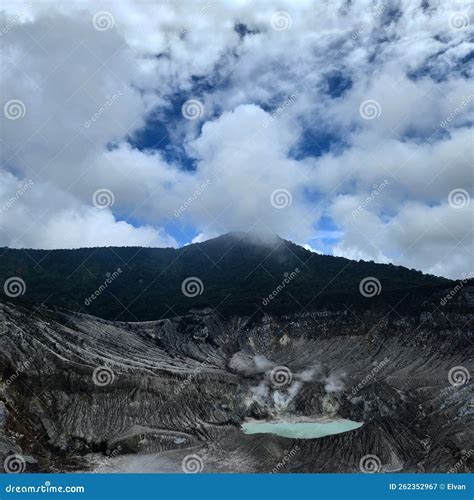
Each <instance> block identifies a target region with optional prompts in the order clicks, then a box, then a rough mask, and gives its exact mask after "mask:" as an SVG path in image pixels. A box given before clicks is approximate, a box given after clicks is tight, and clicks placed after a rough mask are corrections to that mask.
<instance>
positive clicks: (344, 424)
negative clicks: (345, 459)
mask: <svg viewBox="0 0 474 500" xmlns="http://www.w3.org/2000/svg"><path fill="white" fill-rule="evenodd" d="M362 425H364V424H363V423H361V422H353V421H352V420H342V419H341V420H333V421H330V422H245V423H244V424H242V431H243V432H244V433H245V434H276V435H278V436H283V437H287V438H296V439H315V438H321V437H324V436H330V435H331V434H341V433H342V432H348V431H352V430H354V429H358V428H359V427H362Z"/></svg>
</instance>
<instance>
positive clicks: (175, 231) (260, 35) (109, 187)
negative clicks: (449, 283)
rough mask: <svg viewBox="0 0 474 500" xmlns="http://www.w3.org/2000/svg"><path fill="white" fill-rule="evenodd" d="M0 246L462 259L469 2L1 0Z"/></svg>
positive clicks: (463, 267) (469, 264)
mask: <svg viewBox="0 0 474 500" xmlns="http://www.w3.org/2000/svg"><path fill="white" fill-rule="evenodd" d="M2 9H3V10H2V11H1V13H0V26H1V30H0V38H2V44H3V48H4V55H3V57H2V71H1V75H0V84H1V91H0V96H1V98H2V102H1V106H2V110H3V114H2V116H1V139H2V143H1V147H2V152H1V164H0V246H9V247H12V248H44V249H52V248H77V247H92V246H111V245H113V246H124V245H128V246H130V245H133V246H152V247H157V246H160V247H161V246H174V247H179V246H182V245H186V244H189V243H191V242H200V241H205V240H206V239H209V238H212V237H215V236H217V235H220V234H222V233H226V232H229V231H252V232H257V233H258V232H268V231H270V232H272V233H275V234H278V235H279V236H281V237H283V238H286V239H290V240H292V241H295V242H296V243H299V244H301V245H304V246H305V247H306V248H308V249H309V250H312V251H315V252H319V253H326V254H332V255H336V256H344V257H348V258H351V259H357V260H358V259H362V260H373V261H375V262H392V263H394V264H397V265H404V266H406V267H409V268H415V269H419V270H422V271H424V272H427V273H432V274H436V275H442V276H446V277H449V278H462V277H464V276H466V275H468V274H469V273H471V272H472V271H473V267H474V266H473V262H474V259H473V253H474V238H473V224H472V222H473V207H474V203H473V202H472V200H471V197H472V193H473V152H474V150H473V141H472V139H473V136H472V123H473V118H474V113H473V111H474V86H473V85H472V73H473V67H474V66H473V64H472V58H473V54H474V51H473V46H474V44H473V31H472V26H473V18H474V15H473V11H474V4H473V3H472V2H471V1H469V0H466V1H441V0H439V1H427V0H424V1H422V0H420V1H417V0H409V1H408V0H393V1H388V0H386V1H377V2H373V1H366V0H354V1H352V2H350V1H337V0H336V1H330V2H329V1H316V0H312V1H309V0H299V1H298V2H295V1H294V0H288V1H285V0H279V1H276V0H275V1H273V0H271V1H270V0H269V1H265V0H260V1H258V2H254V1H250V0H232V1H231V0H229V1H227V0H220V1H213V0H203V1H197V0H196V1H188V0H186V1H179V0H178V1H165V0H162V1H148V0H147V1H142V0H133V1H132V0H121V1H120V2H119V1H106V2H100V1H94V2H88V1H81V2H74V1H68V2H61V1H55V2H50V1H42V0H37V1H35V2H19V1H13V2H12V1H8V0H7V2H4V3H3V4H2Z"/></svg>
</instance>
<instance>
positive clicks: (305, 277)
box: [0, 233, 449, 321]
mask: <svg viewBox="0 0 474 500" xmlns="http://www.w3.org/2000/svg"><path fill="white" fill-rule="evenodd" d="M1 262H2V266H1V269H0V280H2V282H5V281H6V280H7V279H9V278H10V277H12V276H13V277H18V278H20V279H21V280H23V281H24V283H25V293H24V294H23V295H22V296H21V297H20V299H21V300H23V301H26V302H30V303H44V304H46V305H49V306H53V305H54V306H60V307H63V308H66V309H69V310H73V311H82V312H87V313H89V314H93V315H96V316H99V317H102V318H106V319H111V320H121V321H144V320H154V319H159V318H163V317H174V316H178V315H181V314H185V313H187V312H189V311H190V310H192V309H204V308H209V307H210V308H213V309H215V310H216V312H218V313H220V314H222V315H224V316H228V315H232V314H245V315H248V316H250V315H252V314H254V313H259V312H260V313H261V312H263V311H265V312H272V313H277V314H278V313H288V312H304V311H307V310H313V309H315V308H317V307H325V308H334V307H336V308H338V309H341V308H342V307H344V305H347V306H355V307H363V308H367V307H384V306H385V305H386V304H388V303H390V304H391V305H392V306H396V305H397V304H398V303H402V304H403V305H404V306H405V305H406V304H409V303H413V301H415V304H416V305H418V304H419V299H420V298H421V297H423V296H426V295H427V294H428V295H429V294H431V292H432V289H433V287H437V286H442V285H446V284H447V283H449V281H448V280H446V279H444V278H440V277H435V276H432V275H426V274H423V273H421V272H420V271H416V270H413V269H407V268H404V267H401V266H394V265H391V264H376V263H374V262H364V261H358V262H357V261H351V260H349V259H345V258H342V257H333V256H328V255H320V254H317V253H313V252H310V251H308V250H306V249H304V248H303V247H301V246H299V245H296V244H294V243H292V242H290V241H286V240H283V239H281V238H279V237H277V236H268V235H263V236H256V235H254V234H249V233H228V234H225V235H222V236H220V237H218V238H214V239H211V240H208V241H206V242H203V243H196V244H192V245H189V246H185V247H183V248H178V249H174V248H140V247H108V248H81V249H76V250H52V251H49V250H15V249H3V251H2V253H1ZM364 280H365V281H364ZM367 281H368V283H367V285H368V286H369V288H370V286H371V284H372V285H373V287H374V289H373V290H369V292H368V293H367V294H363V293H361V287H362V286H364V283H366V282H367ZM361 283H362V284H361ZM188 287H189V290H188V289H187V288H188ZM283 292H284V293H283Z"/></svg>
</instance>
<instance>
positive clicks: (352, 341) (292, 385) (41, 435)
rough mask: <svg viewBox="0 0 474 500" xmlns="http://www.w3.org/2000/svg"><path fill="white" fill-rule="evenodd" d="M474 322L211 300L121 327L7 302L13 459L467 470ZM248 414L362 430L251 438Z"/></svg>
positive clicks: (154, 466) (0, 342) (175, 466)
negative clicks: (253, 313)
mask: <svg viewBox="0 0 474 500" xmlns="http://www.w3.org/2000/svg"><path fill="white" fill-rule="evenodd" d="M470 322H472V315H469V314H463V313H461V312H459V311H451V312H449V313H448V312H446V313H444V312H440V311H439V310H436V311H435V312H424V313H420V314H419V315H416V316H415V315H410V316H405V317H400V316H399V315H398V314H397V313H391V314H390V313H388V314H385V315H384V314H382V313H380V312H377V313H376V312H366V313H365V314H363V315H362V316H361V315H360V314H359V315H355V314H353V313H352V312H351V311H349V310H345V311H340V312H338V313H334V312H331V313H330V312H327V311H319V312H313V313H307V314H297V315H291V316H284V317H279V318H277V317H272V316H263V317H262V318H260V319H255V318H253V319H251V318H244V317H236V318H232V319H224V318H222V317H221V316H219V315H217V314H214V313H213V312H212V311H211V310H206V311H193V312H191V313H190V314H188V315H186V316H182V317H177V318H172V319H166V320H160V321H149V322H142V323H120V322H111V321H105V320H102V319H98V318H95V317H92V316H88V315H84V314H79V313H70V312H66V311H62V310H50V309H47V308H44V307H39V308H38V309H36V310H32V309H29V308H24V307H20V306H17V305H14V304H11V303H0V373H1V377H2V387H1V392H0V399H1V403H0V404H1V406H0V455H1V456H0V459H1V462H2V463H4V461H5V460H6V458H7V457H8V456H10V455H12V454H19V455H21V456H22V457H24V458H25V457H26V458H25V461H24V463H25V470H32V467H33V465H34V464H33V460H34V461H37V462H38V465H37V470H41V471H67V470H87V469H95V470H98V471H103V472H106V471H133V472H166V471H178V472H179V471H182V470H183V467H184V468H185V467H186V460H187V459H189V457H190V456H191V457H194V456H195V460H197V465H198V467H199V468H200V469H202V470H203V471H205V472H206V471H207V472H212V471H227V472H228V471H232V472H271V471H274V472H351V471H359V470H360V468H361V467H362V468H366V465H365V462H367V461H369V462H370V460H372V462H370V463H372V464H373V463H375V468H376V470H381V471H399V470H400V471H405V472H428V471H440V472H441V471H449V470H452V471H453V472H465V471H468V470H469V468H470V467H471V466H472V448H473V442H472V441H473V440H472V432H471V430H472V427H471V428H470V426H472V413H473V412H472V404H471V403H472V400H471V399H470V398H471V396H472V383H471V382H470V380H469V376H470V373H471V372H472V354H473V350H472V338H473V337H472V331H471V329H470V324H471V323H470ZM247 419H258V420H263V419H267V420H278V419H279V420H284V421H293V420H294V421H315V420H316V421H318V420H319V419H326V420H331V419H348V420H353V421H357V422H363V423H364V425H363V426H362V427H360V428H358V429H356V430H353V431H350V432H345V433H342V434H333V435H329V436H326V437H323V438H319V439H293V438H291V439H290V438H284V437H279V436H276V435H274V434H254V435H246V434H244V433H243V432H242V431H241V430H240V425H241V424H242V423H243V422H244V421H245V420H247ZM30 456H31V457H33V459H31V458H29V457H30ZM196 457H197V458H196ZM367 457H369V458H367ZM370 457H375V458H370ZM374 460H375V462H373V461H374ZM364 461H365V462H364ZM33 469H34V467H33Z"/></svg>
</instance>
